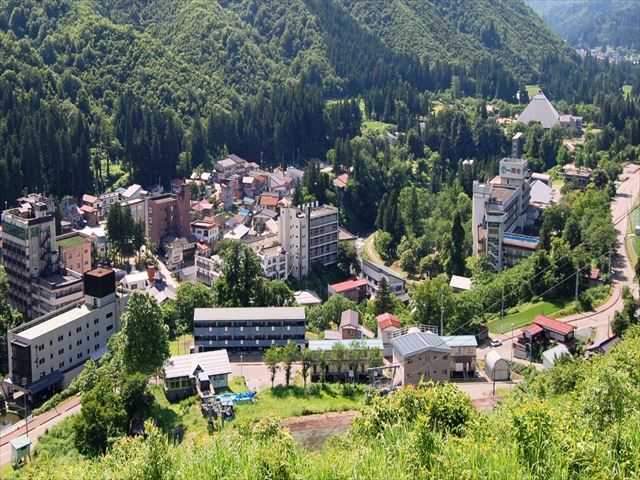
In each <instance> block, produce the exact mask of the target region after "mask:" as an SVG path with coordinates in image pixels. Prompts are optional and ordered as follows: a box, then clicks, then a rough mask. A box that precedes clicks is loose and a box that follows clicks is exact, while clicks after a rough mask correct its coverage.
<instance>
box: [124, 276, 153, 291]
mask: <svg viewBox="0 0 640 480" xmlns="http://www.w3.org/2000/svg"><path fill="white" fill-rule="evenodd" d="M152 281H153V278H151V279H149V272H148V271H144V272H135V273H129V274H128V275H125V276H124V278H123V279H122V281H121V284H122V287H123V288H125V289H126V290H131V291H133V290H142V291H144V290H146V289H147V287H148V286H149V285H151V282H152Z"/></svg>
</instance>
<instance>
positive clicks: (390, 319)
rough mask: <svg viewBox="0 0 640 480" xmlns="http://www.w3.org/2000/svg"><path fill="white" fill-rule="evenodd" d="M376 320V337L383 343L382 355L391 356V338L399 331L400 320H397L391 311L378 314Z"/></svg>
mask: <svg viewBox="0 0 640 480" xmlns="http://www.w3.org/2000/svg"><path fill="white" fill-rule="evenodd" d="M376 321H377V323H378V338H380V339H381V340H382V343H383V345H384V356H385V357H391V356H392V355H393V349H392V347H391V340H392V339H393V337H394V336H396V335H398V334H399V333H400V330H401V328H402V324H401V323H400V320H398V317H396V316H395V315H393V314H392V313H383V314H382V315H378V316H377V317H376Z"/></svg>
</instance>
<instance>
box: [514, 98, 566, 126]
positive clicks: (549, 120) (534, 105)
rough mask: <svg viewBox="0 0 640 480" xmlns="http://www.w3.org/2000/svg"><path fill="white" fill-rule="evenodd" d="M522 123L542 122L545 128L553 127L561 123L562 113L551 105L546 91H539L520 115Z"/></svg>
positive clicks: (519, 119)
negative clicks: (545, 93)
mask: <svg viewBox="0 0 640 480" xmlns="http://www.w3.org/2000/svg"><path fill="white" fill-rule="evenodd" d="M518 121H519V122H522V123H527V124H528V123H529V122H540V123H541V124H542V127H543V128H551V127H553V126H555V125H559V124H560V115H559V114H558V112H557V110H556V109H555V108H554V107H553V105H551V102H550V101H549V100H548V99H547V97H546V96H545V95H544V93H542V92H540V93H538V94H537V95H536V96H535V97H533V99H532V100H531V101H530V102H529V105H527V108H525V109H524V112H522V113H521V114H520V116H519V117H518Z"/></svg>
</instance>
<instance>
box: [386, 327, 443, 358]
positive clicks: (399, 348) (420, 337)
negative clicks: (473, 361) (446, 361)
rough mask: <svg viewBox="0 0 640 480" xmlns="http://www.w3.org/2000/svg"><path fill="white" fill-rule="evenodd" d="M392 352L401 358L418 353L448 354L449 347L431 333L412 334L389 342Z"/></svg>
mask: <svg viewBox="0 0 640 480" xmlns="http://www.w3.org/2000/svg"><path fill="white" fill-rule="evenodd" d="M391 345H392V346H393V350H394V351H396V352H398V353H399V354H400V356H401V357H402V358H408V357H413V356H414V355H418V354H419V353H422V352H426V351H431V352H439V353H448V352H450V351H451V347H449V346H448V345H447V344H446V343H445V342H444V341H443V340H442V338H440V336H439V335H436V334H435V333H431V332H414V333H408V334H406V335H401V336H399V337H396V338H394V339H393V340H391Z"/></svg>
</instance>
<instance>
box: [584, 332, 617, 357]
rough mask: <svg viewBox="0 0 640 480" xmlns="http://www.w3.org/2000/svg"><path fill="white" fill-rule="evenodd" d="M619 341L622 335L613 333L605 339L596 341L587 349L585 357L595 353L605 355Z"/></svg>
mask: <svg viewBox="0 0 640 480" xmlns="http://www.w3.org/2000/svg"><path fill="white" fill-rule="evenodd" d="M618 343H620V337H618V336H617V335H613V336H612V337H609V338H607V339H605V340H602V341H600V342H596V343H594V344H593V345H591V346H590V347H589V348H587V349H586V350H585V357H587V358H591V357H592V356H593V355H597V354H600V355H605V354H607V353H609V352H610V351H611V349H612V348H613V347H614V346H615V345H616V344H618Z"/></svg>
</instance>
